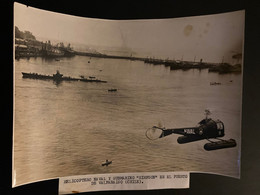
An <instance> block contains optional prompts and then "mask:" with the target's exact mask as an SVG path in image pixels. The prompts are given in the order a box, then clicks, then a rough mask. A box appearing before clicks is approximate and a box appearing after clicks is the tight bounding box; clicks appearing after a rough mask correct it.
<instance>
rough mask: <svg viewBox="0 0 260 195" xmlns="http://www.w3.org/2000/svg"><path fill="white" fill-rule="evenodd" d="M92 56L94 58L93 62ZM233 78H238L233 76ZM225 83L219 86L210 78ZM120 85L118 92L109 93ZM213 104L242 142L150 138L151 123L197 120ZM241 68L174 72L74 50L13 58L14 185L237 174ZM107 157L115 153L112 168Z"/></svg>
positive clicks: (173, 124)
mask: <svg viewBox="0 0 260 195" xmlns="http://www.w3.org/2000/svg"><path fill="white" fill-rule="evenodd" d="M88 61H90V63H88ZM56 70H60V72H61V73H62V74H63V75H64V76H71V77H79V75H85V76H95V77H96V78H99V79H102V80H106V81H108V83H85V82H74V81H71V82H68V81H62V82H60V83H59V84H57V83H54V82H53V81H43V80H33V79H23V78H22V74H21V72H36V73H39V74H48V75H51V74H54V73H55V72H56ZM230 80H232V81H233V82H230ZM210 82H220V83H221V85H214V86H212V85H210ZM111 88H116V89H118V90H117V92H115V93H111V92H108V89H111ZM205 109H210V110H211V112H212V113H213V114H212V115H211V117H212V118H219V119H220V120H222V121H223V122H224V124H225V129H226V132H225V133H226V136H225V138H226V139H229V138H234V139H236V140H237V143H238V146H237V147H236V148H230V149H223V150H217V151H210V152H208V151H205V150H204V149H203V145H204V144H205V143H207V141H206V140H202V141H199V142H193V143H188V144H183V145H179V144H178V143H177V137H178V136H177V135H171V136H168V137H165V138H163V139H158V140H156V141H151V140H148V139H147V138H146V136H145V131H146V129H148V128H150V127H152V126H153V125H158V123H161V124H162V125H164V126H165V127H168V128H170V127H173V128H174V127H186V126H194V125H196V123H197V122H199V121H200V120H201V119H202V118H203V117H204V110H205ZM240 115H241V75H230V74H228V75H219V74H215V73H208V72H207V70H201V71H199V70H188V71H181V70H178V71H170V69H168V68H165V67H164V66H153V65H149V64H144V63H143V62H141V61H128V60H114V59H101V58H91V59H90V58H88V57H85V56H75V57H73V58H61V59H60V61H56V60H44V59H42V58H30V59H20V60H19V61H18V60H16V61H15V128H14V168H15V173H16V184H17V185H20V184H23V183H26V182H30V181H34V180H41V179H46V178H54V177H60V176H68V175H78V174H95V173H112V172H113V173H114V172H157V171H182V170H185V171H198V172H202V171H203V172H213V173H217V174H224V175H229V176H233V177H238V176H239V158H240ZM106 159H109V160H113V164H112V165H110V166H107V167H103V166H101V163H102V162H104V161H105V160H106Z"/></svg>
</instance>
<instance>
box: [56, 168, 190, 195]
mask: <svg viewBox="0 0 260 195" xmlns="http://www.w3.org/2000/svg"><path fill="white" fill-rule="evenodd" d="M189 185H190V173H189V172H152V173H149V172H145V173H113V174H95V175H77V176H68V177H61V178H59V194H71V193H80V192H90V191H109V190H152V189H167V188H168V189H169V188H172V189H181V188H189Z"/></svg>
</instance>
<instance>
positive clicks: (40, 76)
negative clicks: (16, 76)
mask: <svg viewBox="0 0 260 195" xmlns="http://www.w3.org/2000/svg"><path fill="white" fill-rule="evenodd" d="M22 75H23V78H28V79H39V80H53V81H56V82H60V81H82V82H95V83H107V81H103V80H100V79H87V78H74V77H68V76H63V74H61V73H60V72H59V71H58V70H57V72H56V74H53V75H44V74H38V73H26V72H22Z"/></svg>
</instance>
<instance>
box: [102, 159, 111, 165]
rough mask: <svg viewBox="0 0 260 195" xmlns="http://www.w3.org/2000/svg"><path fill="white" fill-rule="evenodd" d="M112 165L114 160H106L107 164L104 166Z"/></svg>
mask: <svg viewBox="0 0 260 195" xmlns="http://www.w3.org/2000/svg"><path fill="white" fill-rule="evenodd" d="M110 164H112V160H110V161H109V160H106V162H104V163H102V166H108V165H110Z"/></svg>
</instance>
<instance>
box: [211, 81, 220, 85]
mask: <svg viewBox="0 0 260 195" xmlns="http://www.w3.org/2000/svg"><path fill="white" fill-rule="evenodd" d="M210 85H221V83H219V82H210Z"/></svg>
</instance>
